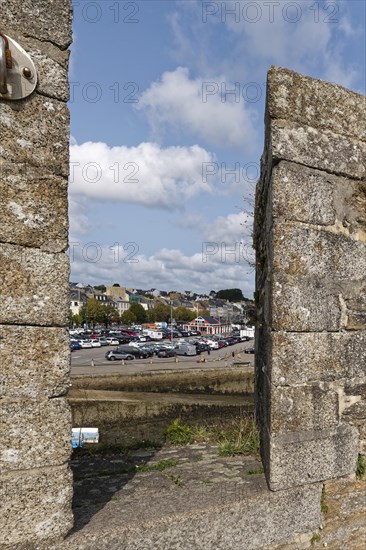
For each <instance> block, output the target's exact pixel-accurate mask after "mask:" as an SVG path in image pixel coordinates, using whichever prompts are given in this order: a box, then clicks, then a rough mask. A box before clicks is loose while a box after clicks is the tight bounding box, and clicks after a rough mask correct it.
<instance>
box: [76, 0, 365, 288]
mask: <svg viewBox="0 0 366 550" xmlns="http://www.w3.org/2000/svg"><path fill="white" fill-rule="evenodd" d="M365 6H366V3H365V2H364V1H363V0H347V1H329V2H323V1H318V2H314V1H308V0H298V1H297V2H290V1H285V0H277V1H268V0H267V1H266V0H262V1H258V0H257V1H247V0H246V1H242V2H238V1H227V2H206V1H201V0H197V1H196V0H182V1H178V2H175V1H171V0H160V1H155V0H145V1H141V0H140V1H118V0H117V1H116V0H103V1H99V2H93V1H90V2H89V1H83V0H79V1H75V2H74V25H73V29H74V42H73V45H72V48H71V64H70V86H71V99H70V102H69V108H70V112H71V135H72V144H71V151H70V153H71V155H70V156H71V166H70V242H71V246H70V258H71V279H72V280H74V281H75V280H78V281H81V282H85V283H86V282H88V283H92V284H100V283H106V284H113V283H115V282H118V283H119V284H121V285H123V286H128V287H137V288H152V287H154V288H160V289H165V290H188V289H190V290H194V291H196V292H205V291H208V292H209V291H210V290H211V289H215V290H218V289H220V288H229V287H238V288H241V289H242V290H243V291H244V294H245V295H246V296H248V297H251V296H252V293H253V290H254V274H253V271H252V269H251V268H250V267H249V265H248V263H247V258H249V259H251V258H252V252H251V250H250V242H251V222H252V218H251V212H252V208H253V193H254V187H255V181H256V179H257V177H258V166H259V160H260V156H261V153H262V149H263V112H264V101H265V82H266V73H267V70H268V68H269V67H270V66H271V65H273V64H274V65H280V66H283V67H288V68H290V69H293V70H296V71H299V72H301V73H303V74H306V75H309V76H313V77H316V78H322V79H325V80H329V81H331V82H335V83H337V84H341V85H344V86H346V87H349V88H351V89H353V90H355V91H357V92H360V93H365V67H366V63H365V49H366V48H365V23H366V17H365Z"/></svg>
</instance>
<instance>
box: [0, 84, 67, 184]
mask: <svg viewBox="0 0 366 550" xmlns="http://www.w3.org/2000/svg"><path fill="white" fill-rule="evenodd" d="M69 118H70V115H69V110H68V108H67V106H66V104H65V103H64V102H62V101H58V100H56V99H52V98H49V97H44V96H41V95H39V94H33V95H32V96H30V97H28V98H26V99H23V100H21V101H13V102H9V101H8V102H2V103H1V104H0V132H1V137H2V140H1V146H0V158H2V159H4V160H7V161H10V162H13V163H17V164H27V165H31V166H37V167H38V168H39V169H40V170H41V171H43V172H46V173H53V174H54V175H59V176H63V177H68V175H69Z"/></svg>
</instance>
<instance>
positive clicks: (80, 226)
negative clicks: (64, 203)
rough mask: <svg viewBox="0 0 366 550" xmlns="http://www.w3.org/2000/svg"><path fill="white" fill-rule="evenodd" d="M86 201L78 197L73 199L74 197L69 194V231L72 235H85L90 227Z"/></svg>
mask: <svg viewBox="0 0 366 550" xmlns="http://www.w3.org/2000/svg"><path fill="white" fill-rule="evenodd" d="M86 202H87V201H86V200H85V199H82V198H80V197H79V199H78V200H75V197H73V196H72V195H70V194H69V223H70V228H69V233H70V235H72V236H74V235H87V234H88V232H89V231H90V229H91V226H90V223H89V220H88V216H87V212H88V208H87V205H86Z"/></svg>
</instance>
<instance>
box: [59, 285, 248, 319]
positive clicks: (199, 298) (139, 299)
mask: <svg viewBox="0 0 366 550" xmlns="http://www.w3.org/2000/svg"><path fill="white" fill-rule="evenodd" d="M69 301H70V328H76V327H84V328H87V327H94V326H96V325H102V326H105V327H108V326H112V325H121V324H122V325H133V324H135V323H138V324H141V323H165V322H168V323H171V322H172V321H173V322H174V323H175V324H184V323H190V322H194V320H195V319H197V318H203V319H206V320H207V319H209V320H210V322H211V323H212V324H218V325H219V326H220V327H221V326H222V327H223V328H224V327H227V326H229V325H231V324H239V325H246V324H250V325H252V324H254V320H255V305H254V302H253V300H250V299H249V298H245V297H244V296H243V294H242V292H241V290H239V289H227V290H220V291H217V292H216V291H214V290H212V291H211V292H210V293H209V294H196V293H193V292H190V291H185V292H176V291H170V292H167V291H164V290H157V289H154V288H152V289H149V290H142V289H136V288H126V287H123V286H120V285H119V284H118V283H115V284H114V285H112V286H104V285H98V286H92V285H89V284H86V285H85V284H82V283H77V282H76V283H70V289H69ZM206 322H207V321H206Z"/></svg>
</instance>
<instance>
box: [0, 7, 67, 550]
mask: <svg viewBox="0 0 366 550" xmlns="http://www.w3.org/2000/svg"><path fill="white" fill-rule="evenodd" d="M0 30H1V32H3V33H5V34H6V35H8V36H10V37H11V38H13V39H14V40H16V41H17V42H18V43H19V44H20V45H21V46H22V47H23V48H24V49H25V50H26V52H27V53H29V54H30V56H31V57H32V59H33V61H34V62H35V65H36V68H37V73H38V79H39V82H38V86H37V89H36V92H35V93H33V94H32V95H31V96H29V97H28V98H26V99H24V100H19V101H8V100H0V135H1V143H0V202H1V205H0V211H1V221H2V223H1V228H2V231H1V237H0V273H1V282H2V284H1V288H0V293H1V308H0V361H1V385H0V407H1V420H2V424H1V434H0V438H1V451H0V487H1V489H0V498H1V514H0V547H1V548H7V547H21V546H22V545H25V547H29V548H30V547H31V546H32V545H33V544H34V545H37V544H38V542H43V543H45V542H46V543H47V544H48V543H50V542H52V541H56V540H59V539H61V538H62V537H63V536H64V535H65V534H66V533H67V532H68V530H69V529H70V527H71V526H72V513H71V498H72V479H71V474H70V470H69V466H68V460H69V456H70V450H71V449H70V429H71V415H70V410H69V406H68V404H67V400H66V393H67V389H68V385H69V363H70V358H69V345H68V336H67V331H66V328H65V327H66V326H67V324H68V277H69V262H68V257H67V256H66V254H65V251H66V249H67V247H68V234H67V233H68V221H67V204H68V202H67V188H68V182H67V177H68V172H69V166H68V164H69V152H68V150H69V113H68V109H67V106H66V101H67V99H68V88H69V87H68V77H67V70H68V59H69V53H68V46H69V45H70V42H71V2H70V0H57V1H49V0H7V2H3V3H2V6H1V29H0ZM47 541H48V542H47Z"/></svg>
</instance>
